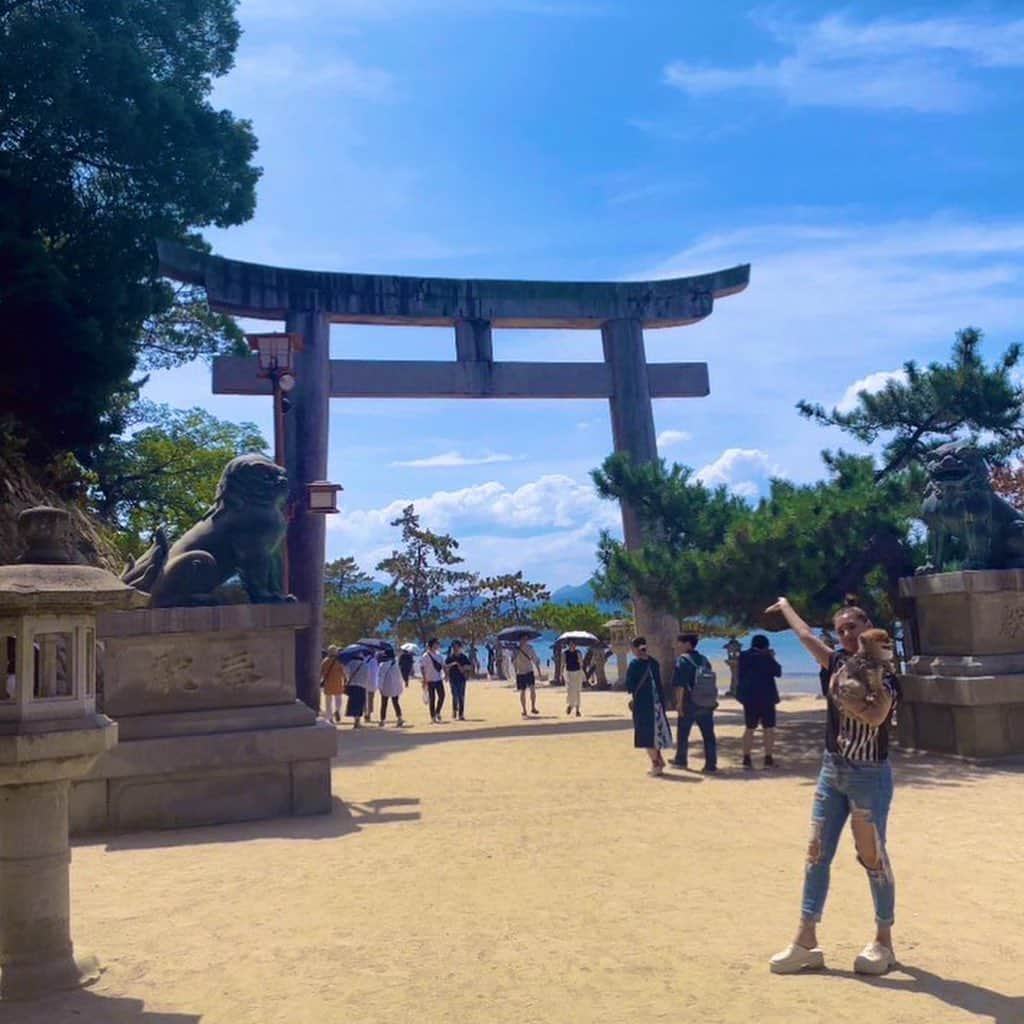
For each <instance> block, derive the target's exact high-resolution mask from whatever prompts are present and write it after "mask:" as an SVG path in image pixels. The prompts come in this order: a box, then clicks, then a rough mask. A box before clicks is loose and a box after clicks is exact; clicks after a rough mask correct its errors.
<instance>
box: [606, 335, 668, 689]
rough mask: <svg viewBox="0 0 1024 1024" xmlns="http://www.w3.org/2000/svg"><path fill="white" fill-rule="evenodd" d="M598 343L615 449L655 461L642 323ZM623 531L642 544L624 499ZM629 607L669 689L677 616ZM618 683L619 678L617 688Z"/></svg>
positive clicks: (640, 604)
mask: <svg viewBox="0 0 1024 1024" xmlns="http://www.w3.org/2000/svg"><path fill="white" fill-rule="evenodd" d="M601 342H602V344H603V347H604V359H605V362H606V363H607V364H608V366H609V367H610V368H611V374H612V393H611V397H610V398H609V399H608V405H609V407H610V409H611V418H612V441H613V443H614V446H615V451H616V452H624V453H626V454H627V455H629V456H630V458H631V459H632V460H633V462H635V463H637V464H638V465H639V464H643V463H645V462H653V461H654V460H655V459H657V457H658V442H657V435H656V434H655V432H654V407H653V405H652V404H651V389H650V382H649V380H648V374H647V358H646V356H645V354H644V329H643V324H642V323H641V322H640V321H639V320H608V321H606V322H605V323H604V324H603V325H602V326H601ZM622 533H623V537H624V538H625V542H626V547H627V548H628V549H629V550H631V551H635V550H637V549H638V548H640V547H642V546H643V542H644V536H643V530H642V529H641V527H640V520H639V518H638V517H637V514H636V511H635V510H634V509H633V508H631V507H630V506H629V504H628V503H627V502H625V501H623V502H622ZM633 607H634V612H635V618H636V629H637V634H638V635H641V636H645V637H647V644H648V648H649V649H650V651H651V654H653V655H654V657H656V658H657V659H658V662H659V664H660V665H661V677H662V683H663V684H664V686H665V687H666V689H667V687H668V684H669V680H670V679H671V674H672V668H673V666H674V664H675V647H674V641H675V634H676V632H677V623H676V621H675V618H674V617H673V616H671V615H668V614H666V613H664V612H660V611H658V610H656V609H654V608H652V607H651V605H650V604H649V603H648V602H647V601H646V600H645V599H644V598H642V597H639V596H638V595H635V594H634V596H633ZM622 682H623V680H622V679H621V678H620V680H619V684H620V685H621V684H622ZM665 697H666V701H669V700H670V694H669V693H667V692H666V694H665Z"/></svg>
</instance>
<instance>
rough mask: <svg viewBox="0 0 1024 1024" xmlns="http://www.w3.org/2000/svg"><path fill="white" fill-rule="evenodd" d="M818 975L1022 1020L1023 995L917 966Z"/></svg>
mask: <svg viewBox="0 0 1024 1024" xmlns="http://www.w3.org/2000/svg"><path fill="white" fill-rule="evenodd" d="M819 977H824V978H839V979H843V980H844V981H849V980H855V981H857V982H860V983H861V984H864V985H871V986H872V987H873V988H883V989H890V990H891V991H893V992H920V993H922V994H924V995H929V996H932V998H934V999H938V1000H939V1001H940V1002H943V1003H945V1004H946V1005H947V1006H952V1007H954V1008H956V1009H958V1010H964V1011H965V1012H966V1013H969V1014H971V1015H972V1016H975V1017H978V1018H980V1019H983V1020H991V1021H992V1022H993V1024H1021V1021H1024V996H1007V995H1004V994H1003V993H1002V992H996V991H994V990H993V989H990V988H983V987H982V986H981V985H974V984H972V983H971V982H969V981H958V980H956V979H954V978H942V977H940V976H939V975H937V974H932V973H931V972H930V971H926V970H923V969H922V968H920V967H908V966H904V965H903V964H900V965H899V966H898V967H896V968H895V969H894V970H893V971H892V972H890V973H889V974H887V975H885V976H884V977H881V978H870V977H865V976H864V975H863V974H854V972H853V971H832V970H829V971H826V972H824V973H823V974H821V975H819Z"/></svg>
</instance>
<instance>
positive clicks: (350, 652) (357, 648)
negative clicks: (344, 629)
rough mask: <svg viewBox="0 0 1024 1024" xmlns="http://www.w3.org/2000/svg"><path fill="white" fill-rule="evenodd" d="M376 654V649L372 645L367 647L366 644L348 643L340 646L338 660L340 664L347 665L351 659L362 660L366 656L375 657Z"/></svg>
mask: <svg viewBox="0 0 1024 1024" xmlns="http://www.w3.org/2000/svg"><path fill="white" fill-rule="evenodd" d="M376 656H377V649H376V648H374V647H368V646H367V645H366V644H363V643H358V644H349V645H348V647H344V648H342V650H341V651H339V652H338V661H340V662H341V663H342V665H349V664H351V663H352V662H353V661H364V660H365V659H366V658H375V657H376Z"/></svg>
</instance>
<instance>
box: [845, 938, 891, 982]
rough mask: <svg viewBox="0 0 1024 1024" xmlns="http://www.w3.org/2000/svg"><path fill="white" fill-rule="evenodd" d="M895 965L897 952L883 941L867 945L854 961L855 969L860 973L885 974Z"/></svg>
mask: <svg viewBox="0 0 1024 1024" xmlns="http://www.w3.org/2000/svg"><path fill="white" fill-rule="evenodd" d="M895 966H896V954H895V953H894V952H893V951H892V950H891V949H890V948H889V947H888V946H883V945H882V943H881V942H872V943H870V944H869V945H867V946H865V947H864V948H863V949H862V950H861V951H860V955H859V956H858V957H857V959H856V960H854V961H853V969H854V970H855V971H856V972H857V973H858V974H885V973H886V971H890V970H892V968H893V967H895Z"/></svg>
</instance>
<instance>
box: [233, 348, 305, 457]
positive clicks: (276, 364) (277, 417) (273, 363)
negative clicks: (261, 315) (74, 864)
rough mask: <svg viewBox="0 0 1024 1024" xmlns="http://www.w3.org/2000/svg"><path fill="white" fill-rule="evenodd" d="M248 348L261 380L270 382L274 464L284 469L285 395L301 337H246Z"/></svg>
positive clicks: (292, 380)
mask: <svg viewBox="0 0 1024 1024" xmlns="http://www.w3.org/2000/svg"><path fill="white" fill-rule="evenodd" d="M245 338H246V341H248V342H249V348H251V349H252V351H253V352H255V353H256V358H257V359H258V360H259V369H260V376H261V377H268V378H270V385H271V388H272V390H273V396H274V461H275V462H276V463H277V464H278V465H279V466H284V414H285V413H286V412H287V411H288V398H287V395H288V392H289V391H291V390H292V388H294V387H295V353H296V352H299V351H301V350H302V335H301V334H287V333H283V332H274V333H271V334H247V335H246V336H245Z"/></svg>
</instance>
